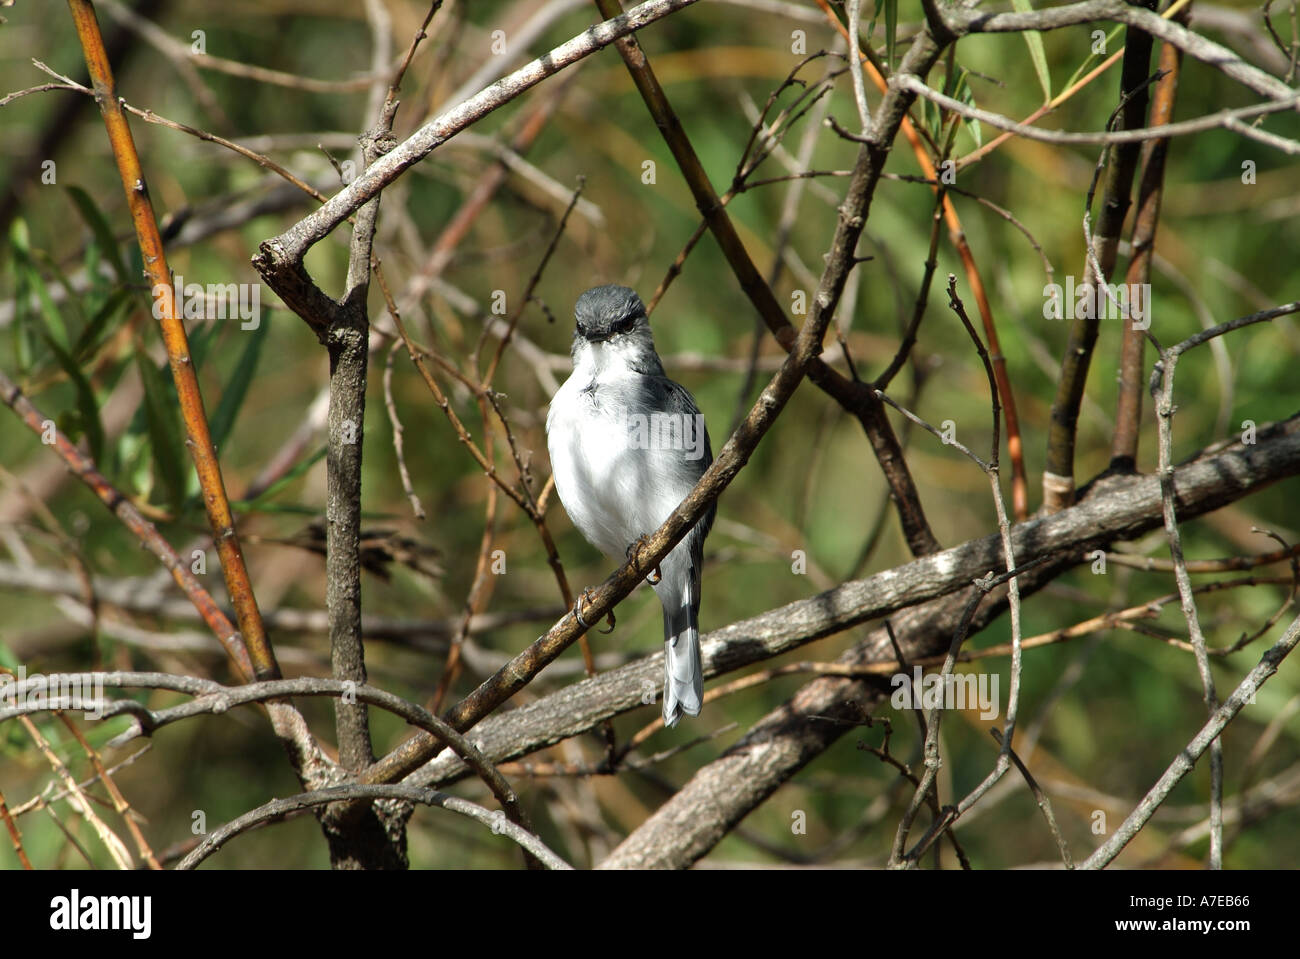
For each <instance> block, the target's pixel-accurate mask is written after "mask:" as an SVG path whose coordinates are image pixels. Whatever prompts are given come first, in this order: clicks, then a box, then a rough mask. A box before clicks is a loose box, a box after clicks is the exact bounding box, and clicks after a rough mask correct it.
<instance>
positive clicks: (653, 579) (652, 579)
mask: <svg viewBox="0 0 1300 959" xmlns="http://www.w3.org/2000/svg"><path fill="white" fill-rule="evenodd" d="M649 541H650V540H649V538H648V537H647V536H646V535H645V534H644V533H642V534H641V535H640V536H638V537H637V538H636V541H635V542H633V543H632V544H631V545H630V546H628V548H627V558H628V561H629V562H630V561H631V560H632V559H633V557H634V556H635V554H636V552H637V550H639V549H640V548H641V547H642V546H644V545H646V543H648V542H649ZM637 572H638V573H639V572H641V570H640V569H639V568H638V569H637ZM663 578H664V577H663V574H662V573H661V572H659V567H658V566H656V567H655V568H654V570H653V571H652V572H651V573H650V575H649V576H647V577H646V581H647V582H648V583H649V584H650V585H651V586H657V585H659V581H660V580H662V579H663Z"/></svg>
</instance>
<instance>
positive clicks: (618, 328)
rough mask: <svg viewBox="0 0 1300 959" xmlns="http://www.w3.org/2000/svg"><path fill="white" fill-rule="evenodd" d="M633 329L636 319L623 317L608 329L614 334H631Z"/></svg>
mask: <svg viewBox="0 0 1300 959" xmlns="http://www.w3.org/2000/svg"><path fill="white" fill-rule="evenodd" d="M635 327H636V317H635V316H625V317H623V319H621V320H619V321H617V322H616V323H614V324H612V325H611V326H610V329H611V330H612V331H613V332H615V333H631V332H632V330H633V329H635Z"/></svg>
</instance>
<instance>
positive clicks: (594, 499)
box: [546, 353, 691, 562]
mask: <svg viewBox="0 0 1300 959" xmlns="http://www.w3.org/2000/svg"><path fill="white" fill-rule="evenodd" d="M588 356H590V353H588ZM584 359H585V357H584ZM638 376H640V374H638V373H635V372H632V371H631V370H628V369H627V368H626V367H623V366H621V365H617V364H599V363H598V362H595V361H594V360H591V361H588V362H582V363H580V364H579V365H578V367H577V368H576V369H575V370H574V372H573V375H572V376H570V377H569V379H568V380H566V381H565V383H564V385H563V386H561V387H560V389H559V391H558V392H557V393H556V394H555V398H554V399H553V400H552V401H551V409H550V412H549V414H548V415H547V419H546V432H547V446H548V448H549V450H550V455H551V469H552V471H553V473H554V475H555V489H556V492H557V493H558V494H559V496H560V501H561V502H562V503H563V504H564V509H565V511H566V512H567V513H568V514H569V518H570V519H571V520H573V525H574V526H576V527H577V528H578V531H579V532H581V533H582V534H583V536H585V537H586V538H587V540H588V541H589V542H591V543H592V544H593V545H595V546H596V547H597V548H599V549H600V551H601V552H603V553H604V554H605V555H606V556H608V557H610V558H611V559H613V560H616V561H620V562H621V561H622V560H623V558H624V556H625V554H626V550H627V547H628V546H629V544H631V543H632V542H634V541H635V540H636V539H637V538H638V537H639V536H641V535H643V534H647V533H652V532H654V531H655V530H656V529H658V527H659V526H660V524H661V523H662V522H663V521H664V520H665V519H667V518H668V515H669V514H670V513H671V512H672V511H673V509H675V508H676V506H677V504H678V503H680V502H681V500H682V498H683V497H684V496H685V495H686V494H687V493H688V492H690V489H691V486H690V484H689V483H688V484H686V485H685V486H684V487H683V486H682V484H681V483H680V482H675V481H674V480H675V477H673V476H671V475H664V474H663V471H662V470H656V469H654V468H653V462H652V461H651V460H650V459H649V458H648V456H649V452H650V451H647V450H646V449H642V448H636V447H635V445H634V444H632V443H629V437H628V429H627V416H628V414H629V410H628V409H627V405H626V399H625V398H626V397H628V396H634V395H636V391H635V389H634V384H635V380H634V378H635V377H638Z"/></svg>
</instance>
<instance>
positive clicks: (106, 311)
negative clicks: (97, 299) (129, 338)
mask: <svg viewBox="0 0 1300 959" xmlns="http://www.w3.org/2000/svg"><path fill="white" fill-rule="evenodd" d="M130 301H131V291H130V290H129V289H127V288H126V287H124V286H119V287H118V288H117V289H115V290H113V292H112V293H110V294H109V295H108V299H106V300H105V301H104V303H103V305H101V306H100V308H99V309H98V310H96V311H95V314H94V315H93V316H92V317H91V318H90V320H89V321H88V322H87V323H86V328H85V329H83V330H82V331H81V335H80V336H78V337H77V342H76V344H74V346H73V348H72V355H73V356H74V357H76V359H77V360H78V362H80V361H82V360H84V359H85V358H86V357H87V356H89V355H90V354H91V353H93V352H94V351H95V350H97V349H98V348H99V346H100V344H101V343H102V341H103V339H104V336H103V334H104V331H105V330H106V329H108V327H109V325H110V323H109V321H110V320H112V319H113V318H114V317H115V316H117V314H118V313H121V312H123V307H126V306H128V305H129V303H130Z"/></svg>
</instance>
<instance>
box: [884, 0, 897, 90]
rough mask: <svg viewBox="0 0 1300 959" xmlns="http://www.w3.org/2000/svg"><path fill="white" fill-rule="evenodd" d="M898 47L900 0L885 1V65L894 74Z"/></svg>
mask: <svg viewBox="0 0 1300 959" xmlns="http://www.w3.org/2000/svg"><path fill="white" fill-rule="evenodd" d="M897 46H898V0H885V63H886V65H888V67H889V72H890V73H893V72H894V49H895V48H896V47H897Z"/></svg>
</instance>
